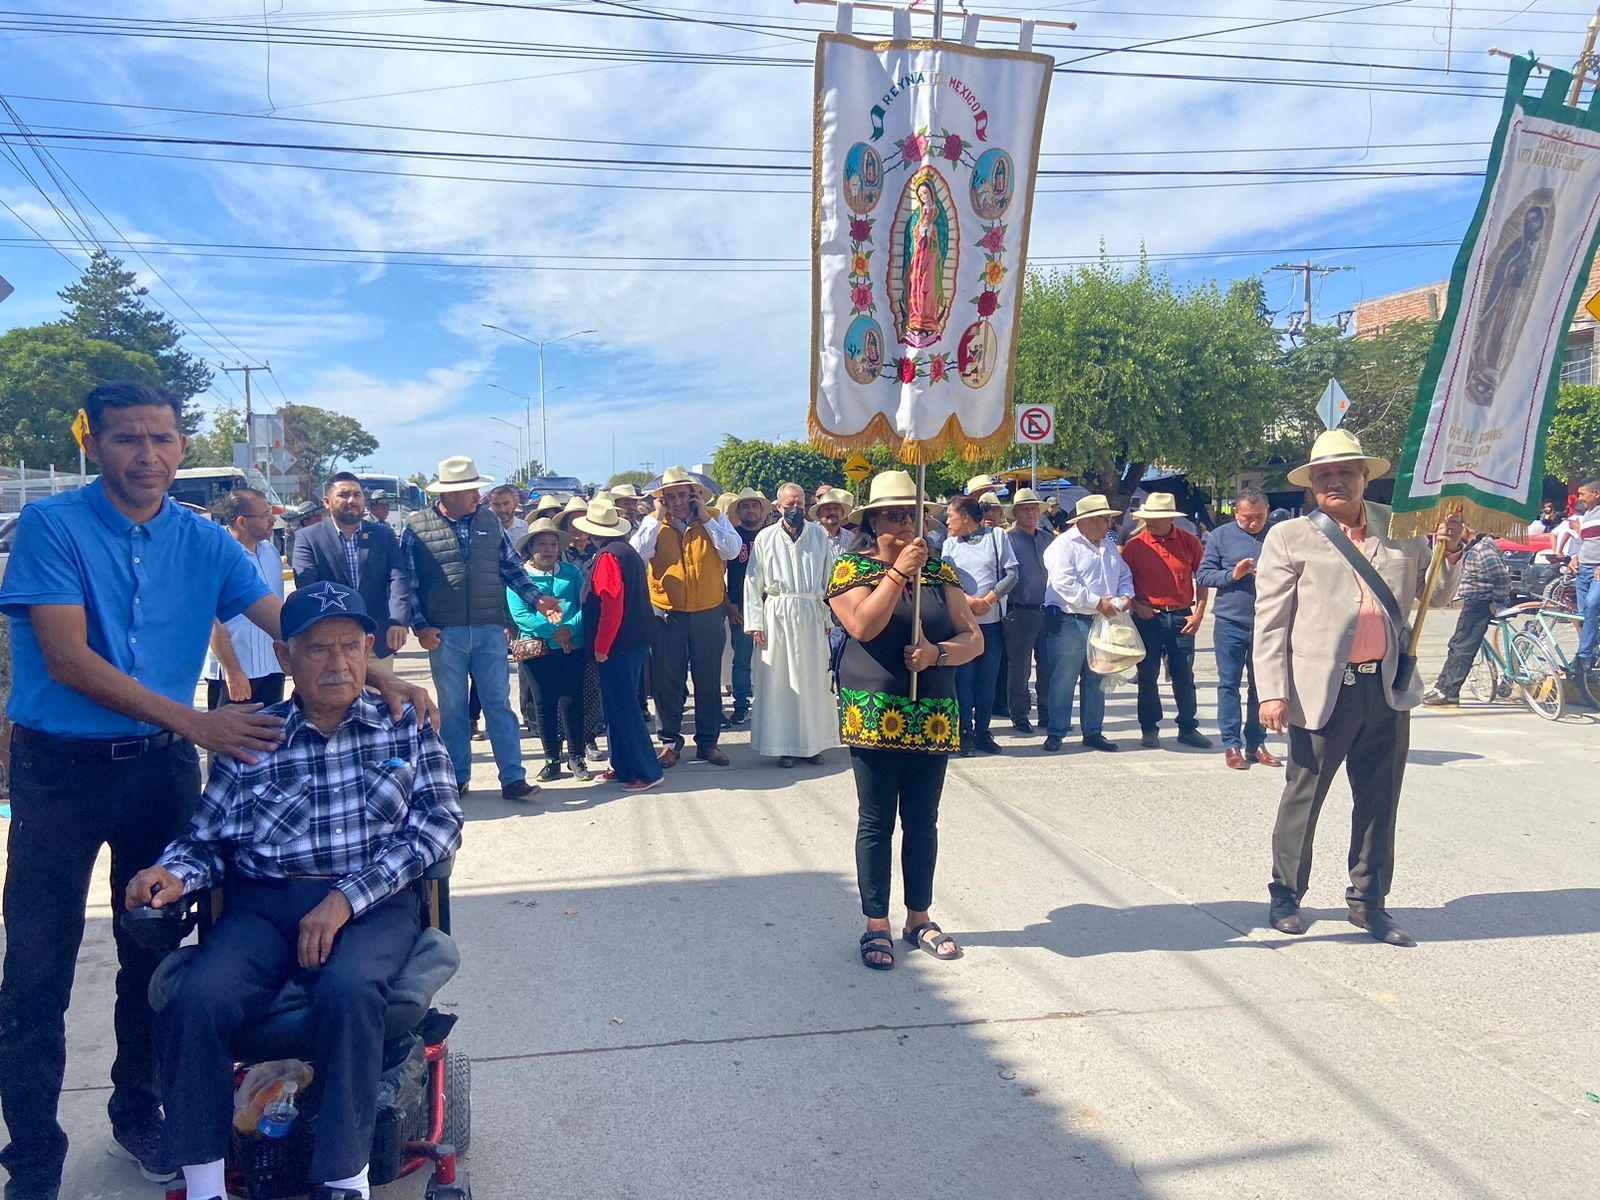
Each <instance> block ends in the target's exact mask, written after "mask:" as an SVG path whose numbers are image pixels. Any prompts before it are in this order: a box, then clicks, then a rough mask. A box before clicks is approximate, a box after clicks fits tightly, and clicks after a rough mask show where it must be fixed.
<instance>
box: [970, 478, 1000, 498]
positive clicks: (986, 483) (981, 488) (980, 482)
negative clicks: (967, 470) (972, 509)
mask: <svg viewBox="0 0 1600 1200" xmlns="http://www.w3.org/2000/svg"><path fill="white" fill-rule="evenodd" d="M999 486H1000V481H999V480H998V479H996V478H995V477H994V476H993V475H974V476H973V477H972V478H971V479H969V480H967V495H969V496H981V495H983V493H984V492H992V491H994V490H995V488H997V487H999Z"/></svg>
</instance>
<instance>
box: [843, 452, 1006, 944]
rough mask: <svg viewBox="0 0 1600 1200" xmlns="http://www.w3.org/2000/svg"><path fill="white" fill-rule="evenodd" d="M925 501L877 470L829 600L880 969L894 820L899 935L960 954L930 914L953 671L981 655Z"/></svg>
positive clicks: (949, 748) (860, 874)
mask: <svg viewBox="0 0 1600 1200" xmlns="http://www.w3.org/2000/svg"><path fill="white" fill-rule="evenodd" d="M919 504H920V505H922V507H923V509H924V511H926V510H927V509H930V508H932V507H934V506H932V505H929V504H928V503H927V502H926V500H925V499H924V498H923V497H922V496H920V495H918V493H917V490H916V486H915V485H914V484H913V483H912V482H911V476H910V475H908V474H906V473H905V472H904V471H884V472H883V473H881V474H880V475H878V476H877V477H876V478H875V479H874V480H873V481H872V491H871V494H870V498H869V499H868V501H867V503H866V504H863V505H862V506H861V507H859V508H857V509H856V510H855V511H854V512H852V513H851V514H850V523H851V524H854V525H857V526H858V527H859V528H860V530H861V534H860V536H859V537H858V538H857V541H856V545H855V547H854V549H852V550H851V551H849V552H847V553H845V554H842V555H840V556H839V561H838V564H837V565H836V566H835V567H834V572H833V578H832V579H831V580H830V581H829V584H828V603H829V605H830V606H831V607H832V609H833V613H834V615H835V616H836V617H837V618H838V619H839V623H840V625H842V626H843V627H844V630H845V632H846V633H847V634H848V635H849V637H850V640H849V641H848V642H846V643H845V648H844V652H843V655H842V657H841V658H840V660H839V709H840V737H841V739H842V740H843V742H844V744H845V745H847V746H849V747H850V760H851V766H852V768H853V769H854V771H855V777H856V797H857V800H858V802H859V805H860V820H859V823H858V825H857V828H856V875H857V882H858V884H859V886H860V890H861V911H862V912H863V913H864V914H865V915H866V918H867V931H866V933H864V934H862V935H861V961H862V963H863V964H864V965H865V966H867V967H870V968H871V969H872V970H875V971H887V970H888V969H889V968H891V967H893V966H894V938H893V935H892V934H891V933H890V925H889V884H890V872H891V862H892V858H893V849H894V826H895V817H896V814H898V815H899V819H900V827H901V830H902V834H903V838H902V845H901V868H902V870H903V871H904V873H905V902H906V924H905V927H904V929H903V930H902V935H903V936H904V938H905V940H906V943H907V944H908V945H910V946H912V947H914V948H920V949H923V950H926V951H927V952H928V953H930V954H932V955H934V956H935V957H936V958H940V959H952V958H955V957H957V955H959V954H960V952H961V951H960V948H959V947H958V946H957V945H956V942H955V939H954V938H952V937H950V936H949V935H948V934H946V933H945V932H944V931H943V930H941V929H940V928H939V926H938V925H937V924H935V923H934V921H933V920H932V918H931V917H930V916H929V913H928V910H929V908H930V907H931V906H932V903H933V871H934V862H935V859H936V858H937V856H938V850H939V827H938V822H939V798H940V795H941V794H942V793H943V791H944V774H945V764H946V756H948V755H949V754H951V753H952V752H954V751H956V750H959V749H960V744H961V736H960V728H961V724H960V710H959V706H958V704H957V702H956V684H955V668H956V667H958V666H960V665H961V664H962V663H965V662H968V661H969V660H971V659H972V658H974V657H976V656H977V655H978V654H979V653H980V652H981V651H982V649H983V638H982V635H981V634H980V633H979V632H978V625H977V622H976V620H975V619H974V618H973V615H972V610H971V609H970V608H968V606H967V598H966V596H965V595H963V594H962V591H961V584H960V582H959V581H958V580H957V578H956V574H955V572H954V571H953V570H951V568H950V567H949V565H948V564H946V563H944V562H943V561H941V560H940V559H939V558H936V557H930V556H929V554H928V545H927V543H926V542H925V541H924V540H923V539H922V538H920V537H917V536H916V526H917V506H918V505H919ZM919 583H920V590H921V625H920V628H919V627H918V624H917V619H916V616H917V614H916V609H917V601H916V593H917V591H918V584H919ZM913 672H916V675H915V680H916V685H915V688H913V686H912V680H913ZM913 697H914V698H913Z"/></svg>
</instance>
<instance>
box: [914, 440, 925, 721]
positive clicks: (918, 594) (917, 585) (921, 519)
mask: <svg viewBox="0 0 1600 1200" xmlns="http://www.w3.org/2000/svg"><path fill="white" fill-rule="evenodd" d="M927 486H928V468H927V467H926V466H925V465H924V464H922V463H918V464H917V495H916V504H917V536H918V537H922V536H923V533H924V531H925V528H926V526H925V522H926V521H927V517H928V506H927V505H926V504H924V503H923V502H922V501H923V495H924V493H925V492H926V490H927ZM921 640H922V572H921V571H918V572H917V577H916V579H915V580H914V581H913V582H912V584H911V644H912V645H913V646H915V645H916V644H917V643H918V642H920V641H921ZM918 673H919V672H918V671H917V670H916V668H914V667H913V668H912V670H911V699H912V700H915V699H916V698H917V675H918Z"/></svg>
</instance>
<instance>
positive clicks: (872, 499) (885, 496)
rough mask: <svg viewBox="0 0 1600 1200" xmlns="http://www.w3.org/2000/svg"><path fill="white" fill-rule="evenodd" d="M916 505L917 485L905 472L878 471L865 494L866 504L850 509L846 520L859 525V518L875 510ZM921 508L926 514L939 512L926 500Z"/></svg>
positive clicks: (937, 508)
mask: <svg viewBox="0 0 1600 1200" xmlns="http://www.w3.org/2000/svg"><path fill="white" fill-rule="evenodd" d="M916 504H917V485H916V484H915V483H913V482H912V480H911V476H910V475H909V474H908V473H907V472H905V471H879V472H878V473H877V474H876V475H874V476H873V477H872V488H871V490H870V491H868V493H867V502H866V503H865V504H862V505H860V506H858V507H856V508H853V509H851V510H850V515H849V517H847V518H846V520H847V521H848V522H849V523H850V524H852V525H859V524H861V518H862V517H864V516H866V514H867V513H869V512H871V511H872V510H873V509H875V508H907V507H913V508H914V507H915V506H916ZM922 507H923V510H924V511H925V512H928V513H935V512H937V511H938V510H939V506H938V505H937V504H934V503H932V502H931V501H928V500H923V501H922Z"/></svg>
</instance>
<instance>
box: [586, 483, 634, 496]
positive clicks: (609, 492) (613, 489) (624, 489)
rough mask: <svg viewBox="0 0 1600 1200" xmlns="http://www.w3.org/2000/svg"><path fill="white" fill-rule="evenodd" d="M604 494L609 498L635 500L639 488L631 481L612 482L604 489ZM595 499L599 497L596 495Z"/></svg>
mask: <svg viewBox="0 0 1600 1200" xmlns="http://www.w3.org/2000/svg"><path fill="white" fill-rule="evenodd" d="M604 494H605V496H606V498H607V499H610V500H637V499H638V498H639V489H638V488H636V487H634V486H633V484H631V483H614V484H612V485H611V486H610V487H609V488H607V489H606V490H605V493H604ZM595 499H597V500H598V499H599V497H598V496H596V497H595Z"/></svg>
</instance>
